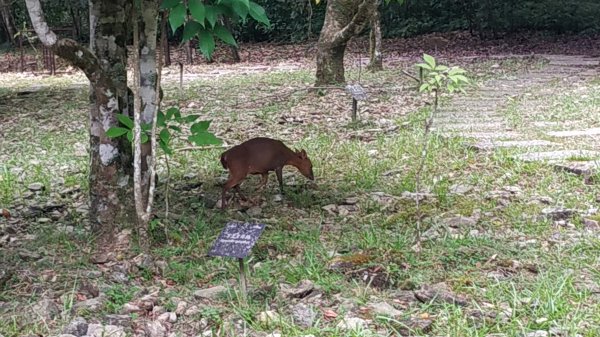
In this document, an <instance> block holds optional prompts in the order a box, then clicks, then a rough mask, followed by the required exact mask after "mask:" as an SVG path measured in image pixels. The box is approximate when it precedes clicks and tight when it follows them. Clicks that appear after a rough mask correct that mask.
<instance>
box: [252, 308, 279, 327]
mask: <svg viewBox="0 0 600 337" xmlns="http://www.w3.org/2000/svg"><path fill="white" fill-rule="evenodd" d="M257 319H258V321H259V322H260V323H262V324H265V325H267V326H268V325H270V324H272V323H274V322H279V321H280V320H281V317H280V316H279V314H278V313H276V312H275V311H271V310H267V311H263V312H260V313H259V314H258V317H257Z"/></svg>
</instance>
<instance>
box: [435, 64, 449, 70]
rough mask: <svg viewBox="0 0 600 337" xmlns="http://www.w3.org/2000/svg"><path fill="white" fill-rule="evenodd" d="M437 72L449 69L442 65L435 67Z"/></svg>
mask: <svg viewBox="0 0 600 337" xmlns="http://www.w3.org/2000/svg"><path fill="white" fill-rule="evenodd" d="M435 70H437V71H445V70H448V67H446V66H444V65H441V64H440V65H438V66H437V67H435Z"/></svg>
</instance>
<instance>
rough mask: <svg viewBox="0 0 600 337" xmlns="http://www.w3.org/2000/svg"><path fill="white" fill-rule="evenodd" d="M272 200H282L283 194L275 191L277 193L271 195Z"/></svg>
mask: <svg viewBox="0 0 600 337" xmlns="http://www.w3.org/2000/svg"><path fill="white" fill-rule="evenodd" d="M273 201H274V202H282V201H283V196H282V195H281V194H279V193H277V194H275V195H274V196H273Z"/></svg>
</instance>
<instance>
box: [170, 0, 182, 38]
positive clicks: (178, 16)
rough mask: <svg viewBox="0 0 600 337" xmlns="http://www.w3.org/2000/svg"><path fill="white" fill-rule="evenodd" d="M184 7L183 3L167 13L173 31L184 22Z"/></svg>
mask: <svg viewBox="0 0 600 337" xmlns="http://www.w3.org/2000/svg"><path fill="white" fill-rule="evenodd" d="M185 15H186V9H185V6H184V5H183V4H181V3H180V4H179V5H177V6H175V8H173V9H171V12H170V13H169V23H170V24H171V29H172V30H173V32H175V31H176V30H177V28H179V27H180V26H181V25H182V24H183V23H184V22H185Z"/></svg>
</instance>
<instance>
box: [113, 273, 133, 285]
mask: <svg viewBox="0 0 600 337" xmlns="http://www.w3.org/2000/svg"><path fill="white" fill-rule="evenodd" d="M110 279H111V280H113V281H115V282H117V283H127V281H129V278H128V277H127V275H125V274H124V273H122V272H119V271H116V272H114V273H112V274H111V275H110Z"/></svg>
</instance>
